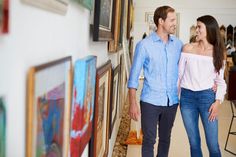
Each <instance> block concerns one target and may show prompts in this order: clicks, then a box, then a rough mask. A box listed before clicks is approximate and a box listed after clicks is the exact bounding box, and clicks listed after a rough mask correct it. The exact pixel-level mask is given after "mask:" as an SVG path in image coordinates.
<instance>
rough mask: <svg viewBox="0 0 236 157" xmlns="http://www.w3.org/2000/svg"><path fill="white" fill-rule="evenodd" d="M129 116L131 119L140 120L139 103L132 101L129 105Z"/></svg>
mask: <svg viewBox="0 0 236 157" xmlns="http://www.w3.org/2000/svg"><path fill="white" fill-rule="evenodd" d="M129 116H130V118H131V119H133V120H135V121H138V119H139V117H140V109H139V107H138V104H137V103H136V102H135V103H132V104H130V106H129Z"/></svg>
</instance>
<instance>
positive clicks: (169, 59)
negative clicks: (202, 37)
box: [128, 32, 183, 106]
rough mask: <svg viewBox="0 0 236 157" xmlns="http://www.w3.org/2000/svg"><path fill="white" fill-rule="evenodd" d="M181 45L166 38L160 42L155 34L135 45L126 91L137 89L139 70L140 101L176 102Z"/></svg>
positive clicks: (158, 103) (154, 103)
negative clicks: (140, 82) (142, 79)
mask: <svg viewBox="0 0 236 157" xmlns="http://www.w3.org/2000/svg"><path fill="white" fill-rule="evenodd" d="M182 46H183V43H182V42H181V41H180V40H179V39H177V38H176V37H175V36H172V35H170V36H169V39H168V42H166V43H164V42H163V41H162V40H161V38H160V37H159V36H158V35H157V33H156V32H153V33H152V34H151V35H150V36H148V37H147V38H145V39H143V40H141V41H140V42H139V43H137V45H136V48H135V55H134V59H133V64H132V67H131V71H130V76H129V81H128V88H135V89H137V88H138V84H139V81H138V80H139V75H140V72H141V70H142V68H143V72H144V82H143V89H142V94H141V98H140V100H141V101H144V102H147V103H150V104H153V105H156V106H167V102H168V99H169V105H170V106H171V105H173V104H177V103H178V102H179V101H178V89H177V81H178V62H179V58H180V54H181V49H182Z"/></svg>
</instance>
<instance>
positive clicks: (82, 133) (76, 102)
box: [70, 56, 97, 157]
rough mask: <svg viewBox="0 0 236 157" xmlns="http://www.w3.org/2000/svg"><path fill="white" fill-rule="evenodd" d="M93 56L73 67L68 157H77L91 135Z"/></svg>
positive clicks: (93, 95) (94, 78)
mask: <svg viewBox="0 0 236 157" xmlns="http://www.w3.org/2000/svg"><path fill="white" fill-rule="evenodd" d="M96 61H97V58H96V57H95V56H88V57H86V58H83V59H79V60H77V61H76V63H75V67H74V81H73V101H72V110H71V130H70V156H71V157H79V156H81V154H82V153H83V150H84V148H85V147H86V145H87V144H88V142H89V140H90V138H91V135H92V124H93V120H94V116H93V115H94V114H93V113H94V99H95V83H96V63H97V62H96Z"/></svg>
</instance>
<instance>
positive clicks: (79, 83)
mask: <svg viewBox="0 0 236 157" xmlns="http://www.w3.org/2000/svg"><path fill="white" fill-rule="evenodd" d="M163 5H168V6H171V7H173V8H174V9H175V12H176V17H177V19H176V20H177V25H176V31H175V34H173V35H175V36H176V37H177V38H179V39H180V40H181V41H182V42H183V43H189V41H190V39H191V37H193V36H195V31H196V30H195V29H196V19H197V18H198V17H199V16H202V15H212V16H214V17H215V18H216V20H217V21H218V23H219V27H220V31H221V37H222V38H223V40H224V44H225V48H226V50H227V54H226V55H227V57H226V61H225V71H224V79H225V81H226V84H227V93H226V95H225V99H224V101H223V102H222V104H221V105H220V110H219V116H218V120H219V133H218V135H219V145H220V150H221V154H222V157H233V156H236V70H235V69H236V1H235V0H224V1H222V0H214V1H211V0H198V1H186V0H185V1H179V0H169V1H164V0H145V1H144V0H0V74H1V75H0V157H34V156H37V157H39V156H56V157H67V156H71V157H75V156H76V157H80V156H81V157H141V143H142V133H141V132H140V130H141V126H140V121H138V122H135V121H133V120H131V119H130V117H129V115H128V110H129V100H128V88H127V81H128V78H129V74H130V68H131V65H132V62H133V56H134V53H135V46H136V44H137V43H138V42H139V41H140V40H142V38H143V35H144V34H146V35H147V36H148V35H150V34H151V33H152V32H153V31H155V29H156V27H155V24H154V21H153V16H154V11H155V9H156V8H157V7H159V6H163ZM61 70H63V71H61ZM144 79H145V78H144V76H143V74H142V73H141V74H140V80H139V81H140V82H139V88H138V89H137V101H138V102H139V99H140V93H141V88H142V83H143V80H144ZM199 126H200V134H201V137H202V151H203V156H208V155H209V152H208V149H207V144H206V141H205V138H204V137H205V135H204V130H203V127H202V123H201V121H199ZM132 136H133V137H132ZM129 138H135V139H133V140H134V141H131V142H130V141H128V140H129ZM156 141H158V137H157V140H156ZM157 144H158V143H156V145H155V146H154V149H155V150H154V152H155V153H157V150H156V148H157ZM169 156H170V157H190V146H189V142H188V137H187V134H186V131H185V129H184V125H183V120H182V117H181V114H180V110H179V108H178V109H177V114H176V119H175V123H174V126H173V129H172V136H171V145H170V151H169Z"/></svg>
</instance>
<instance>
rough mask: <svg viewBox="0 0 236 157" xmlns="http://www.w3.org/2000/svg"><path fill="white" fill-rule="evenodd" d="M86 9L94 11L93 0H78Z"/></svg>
mask: <svg viewBox="0 0 236 157" xmlns="http://www.w3.org/2000/svg"><path fill="white" fill-rule="evenodd" d="M78 2H79V3H80V4H82V5H83V6H84V7H85V8H87V9H89V10H93V0H78Z"/></svg>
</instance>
